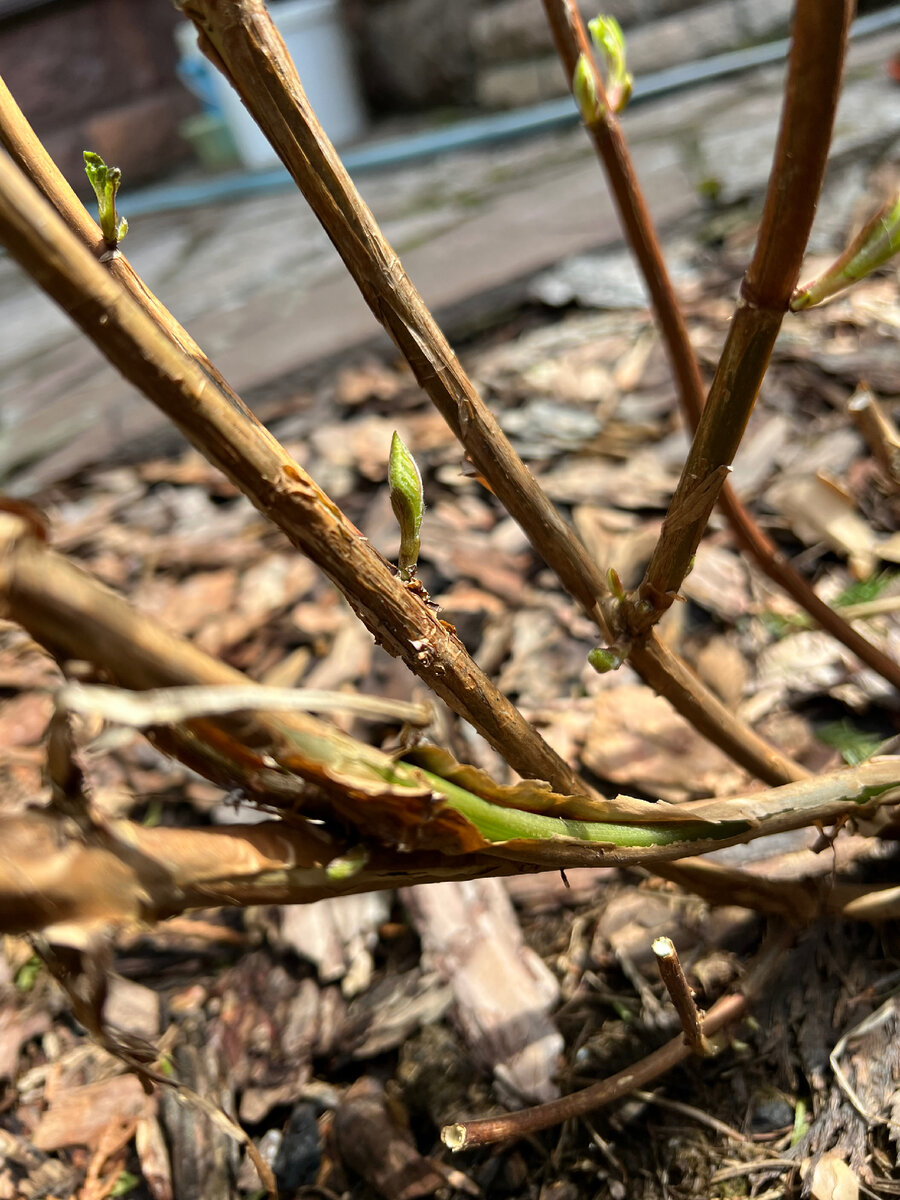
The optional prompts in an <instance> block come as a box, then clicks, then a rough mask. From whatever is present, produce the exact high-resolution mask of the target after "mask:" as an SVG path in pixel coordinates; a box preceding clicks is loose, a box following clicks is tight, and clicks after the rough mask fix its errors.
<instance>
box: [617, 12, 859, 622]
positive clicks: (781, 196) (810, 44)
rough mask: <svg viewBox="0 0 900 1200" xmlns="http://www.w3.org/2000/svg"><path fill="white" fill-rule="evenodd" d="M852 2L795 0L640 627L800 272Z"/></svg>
mask: <svg viewBox="0 0 900 1200" xmlns="http://www.w3.org/2000/svg"><path fill="white" fill-rule="evenodd" d="M852 7H853V5H852V0H797V6H796V11H795V15H794V26H793V38H792V42H791V51H790V56H789V59H788V76H787V86H786V91H785V102H784V109H783V111H782V117H781V127H780V131H779V135H778V144H777V146H776V149H775V161H774V164H773V168H772V174H771V177H770V181H769V188H768V191H767V193H766V202H765V206H764V209H763V218H762V224H761V228H760V234H759V239H758V241H757V246H756V251H755V253H754V255H753V259H752V261H751V263H750V266H749V268H748V270H747V274H746V277H745V279H744V282H743V284H742V287H741V296H740V299H739V301H738V306H737V309H736V311H735V316H734V320H733V321H732V323H731V326H730V328H729V331H728V337H727V340H726V342H725V348H724V350H723V351H722V357H721V359H720V360H719V365H718V368H717V370H716V374H715V378H714V379H713V383H712V387H711V389H710V393H709V399H708V401H707V403H706V405H705V407H704V408H703V411H702V413H701V416H700V421H699V424H698V426H697V432H696V434H695V436H694V440H693V443H692V445H691V449H690V452H689V454H688V458H687V461H686V462H685V465H684V469H683V471H682V475H681V479H680V481H679V483H678V487H677V488H676V491H675V495H674V496H673V498H672V502H671V504H670V506H669V511H668V513H667V515H666V519H665V522H664V523H663V529H662V533H661V535H660V539H659V542H658V543H657V546H656V549H655V550H654V552H653V555H652V557H651V559H650V564H649V566H648V567H647V571H646V574H645V576H644V580H643V583H642V584H641V588H640V594H641V598H642V601H643V605H642V606H639V608H638V609H637V610H636V611H635V614H634V627H635V631H638V630H640V629H646V628H648V627H649V625H651V624H652V623H653V622H654V621H656V620H657V619H658V617H659V614H660V613H661V612H662V611H664V610H665V609H666V608H667V607H668V606H669V605H670V604H671V603H672V601H673V600H674V598H675V596H676V595H677V594H678V589H679V588H680V587H681V583H682V581H683V579H684V577H685V575H686V574H687V572H688V570H689V568H690V564H691V560H692V558H693V556H694V553H695V552H696V549H697V546H698V544H699V542H700V538H701V537H702V535H703V531H704V529H705V528H706V523H707V521H708V519H709V514H710V512H711V511H712V508H713V505H714V504H715V502H716V500H717V499H718V496H719V493H720V491H721V489H722V486H723V484H724V480H725V474H726V471H727V468H728V467H729V466H730V464H731V462H732V459H733V458H734V454H735V452H736V450H737V448H738V446H739V444H740V441H741V438H742V436H743V433H744V429H745V427H746V424H747V420H748V419H749V416H750V413H751V412H752V410H753V405H754V403H755V402H756V396H757V393H758V391H759V387H760V384H761V383H762V380H763V376H764V375H765V373H766V370H767V368H768V365H769V358H770V355H771V353H772V347H773V346H774V344H775V338H776V336H777V334H778V330H779V329H780V328H781V322H782V319H783V317H784V314H785V312H786V311H787V309H788V305H789V303H790V298H791V294H792V292H793V290H794V287H795V286H796V283H797V279H798V277H799V274H800V265H801V262H802V258H803V252H804V249H805V247H806V242H807V239H808V237H809V231H810V228H811V226H812V219H813V215H814V213H815V208H816V202H817V200H818V196H819V192H820V190H821V186H822V179H823V177H824V174H825V166H826V162H827V158H828V147H829V144H830V140H831V130H832V126H833V123H834V114H835V111H836V109H837V100H838V93H839V89H840V79H841V69H842V66H843V59H844V49H845V46H846V40H847V33H848V30H849V25H850V17H851V13H852Z"/></svg>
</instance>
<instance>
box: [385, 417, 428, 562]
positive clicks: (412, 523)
mask: <svg viewBox="0 0 900 1200" xmlns="http://www.w3.org/2000/svg"><path fill="white" fill-rule="evenodd" d="M388 484H389V486H390V490H391V508H392V509H393V510H394V516H395V517H396V518H397V522H398V524H399V526H400V553H399V555H398V556H397V566H398V567H399V569H400V578H401V579H403V580H404V581H406V582H408V581H409V580H410V579H412V578H413V577H414V576H415V573H416V564H417V563H418V561H419V530H420V529H421V527H422V513H423V512H424V511H425V500H424V496H423V493H422V476H421V475H420V474H419V468H418V467H417V466H416V460H415V459H414V458H413V456H412V455H411V454H410V452H409V451H408V450H407V448H406V446H405V445H404V444H403V440H402V438H401V437H400V434H399V433H397V432H396V431H395V432H394V436H393V437H392V438H391V456H390V458H389V460H388Z"/></svg>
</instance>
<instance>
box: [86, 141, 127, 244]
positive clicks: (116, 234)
mask: <svg viewBox="0 0 900 1200" xmlns="http://www.w3.org/2000/svg"><path fill="white" fill-rule="evenodd" d="M83 153H84V171H85V174H86V175H87V177H88V181H89V183H90V185H91V187H92V188H93V189H94V195H95V196H96V197H97V208H98V210H99V216H100V230H101V232H102V234H103V240H104V241H105V242H106V244H107V246H109V247H110V249H115V247H116V246H117V244H118V243H119V242H121V240H122V238H124V236H125V234H126V233H127V232H128V222H127V221H126V220H125V218H124V217H122V218H121V219H120V218H119V215H118V213H117V212H116V192H118V190H119V184H120V183H121V182H122V172H121V171H120V170H119V168H118V167H108V166H107V165H106V163H105V162H104V161H103V159H102V158H101V157H100V155H99V154H94V153H93V151H91V150H85V151H84V152H83Z"/></svg>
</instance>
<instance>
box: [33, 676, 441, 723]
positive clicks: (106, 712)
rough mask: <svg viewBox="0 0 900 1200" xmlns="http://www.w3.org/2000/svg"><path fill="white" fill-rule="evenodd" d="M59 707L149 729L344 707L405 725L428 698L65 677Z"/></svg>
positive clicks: (422, 716)
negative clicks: (100, 682) (119, 683)
mask: <svg viewBox="0 0 900 1200" xmlns="http://www.w3.org/2000/svg"><path fill="white" fill-rule="evenodd" d="M54 702H55V704H56V707H57V708H58V709H63V710H65V711H67V712H78V713H92V714H94V715H95V716H99V717H102V718H103V719H104V720H105V721H112V722H113V723H114V724H116V725H128V726H130V727H131V728H132V729H149V728H150V727H151V726H152V725H178V724H180V723H181V722H182V721H192V720H195V719H196V718H197V717H217V716H226V715H228V714H229V713H239V712H276V713H277V712H318V713H325V712H348V713H353V714H354V715H355V716H360V717H368V718H370V719H374V720H383V719H384V718H388V719H389V720H393V721H398V722H399V721H402V722H403V723H404V724H406V725H416V726H420V727H422V726H425V725H428V724H429V723H430V721H431V720H432V715H431V710H430V708H429V707H428V705H426V704H411V703H409V702H408V701H405V700H388V699H386V698H384V697H382V696H360V695H359V694H358V693H356V692H325V691H320V690H319V689H317V688H277V687H261V686H260V685H259V684H251V685H250V686H249V687H228V686H226V685H223V686H220V687H181V688H156V689H154V690H153V691H148V692H141V693H140V694H139V695H138V694H135V693H134V692H131V691H125V690H124V689H122V688H110V687H90V686H86V685H85V684H82V683H69V684H66V685H65V686H63V687H61V688H59V689H58V691H57V692H56V693H55V696H54Z"/></svg>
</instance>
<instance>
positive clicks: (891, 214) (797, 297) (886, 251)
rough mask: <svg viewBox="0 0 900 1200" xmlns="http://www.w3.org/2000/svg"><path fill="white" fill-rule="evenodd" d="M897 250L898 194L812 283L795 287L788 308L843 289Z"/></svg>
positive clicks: (899, 247) (899, 224) (899, 231)
mask: <svg viewBox="0 0 900 1200" xmlns="http://www.w3.org/2000/svg"><path fill="white" fill-rule="evenodd" d="M898 250H900V195H898V196H897V197H895V199H893V200H891V201H890V202H889V203H888V204H886V205H885V206H884V208H882V209H881V210H880V211H879V212H877V213H876V214H875V216H874V217H872V219H871V220H870V221H868V222H867V223H866V224H865V225H864V226H863V228H862V229H861V230H860V231H859V233H858V234H857V235H856V237H855V238H854V239H853V241H852V242H851V243H850V245H849V246H848V247H847V249H846V250H845V251H844V253H843V254H842V255H841V256H840V257H839V258H836V259H835V260H834V262H833V263H832V264H831V266H830V267H829V268H828V269H827V270H826V271H824V272H823V273H822V274H821V275H819V276H818V278H817V279H814V280H813V281H812V283H807V284H804V285H803V286H802V287H798V288H797V290H796V291H795V292H794V295H793V296H792V297H791V310H792V311H793V312H800V310H801V309H804V308H812V306H813V305H814V304H821V303H822V301H823V300H828V299H830V297H831V296H834V295H836V294H837V293H838V292H842V291H843V290H844V288H848V287H850V285H851V284H852V283H856V282H857V280H859V279H863V278H864V277H865V276H866V275H869V274H871V272H872V271H874V270H875V269H876V267H880V266H882V265H883V264H884V263H886V262H887V261H888V259H889V258H891V257H892V256H893V255H894V254H896V253H897V251H898Z"/></svg>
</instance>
